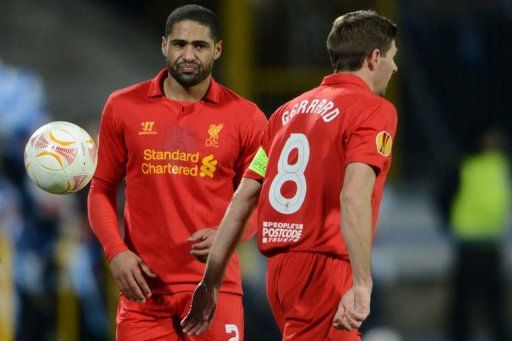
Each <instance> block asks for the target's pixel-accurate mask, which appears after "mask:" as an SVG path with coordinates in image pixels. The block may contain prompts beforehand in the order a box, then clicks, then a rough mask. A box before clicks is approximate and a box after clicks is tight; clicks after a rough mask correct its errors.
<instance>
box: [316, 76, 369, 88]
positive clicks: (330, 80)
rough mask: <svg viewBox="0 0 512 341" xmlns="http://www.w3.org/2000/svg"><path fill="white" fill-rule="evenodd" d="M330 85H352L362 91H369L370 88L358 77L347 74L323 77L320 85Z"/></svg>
mask: <svg viewBox="0 0 512 341" xmlns="http://www.w3.org/2000/svg"><path fill="white" fill-rule="evenodd" d="M330 84H354V85H357V86H359V87H361V88H363V89H366V90H368V91H371V89H370V87H369V86H368V84H366V82H365V81H364V80H363V79H362V78H361V77H359V76H356V75H352V74H348V73H339V72H338V73H333V74H331V75H329V76H325V77H324V79H323V80H322V85H330Z"/></svg>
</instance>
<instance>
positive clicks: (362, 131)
mask: <svg viewBox="0 0 512 341" xmlns="http://www.w3.org/2000/svg"><path fill="white" fill-rule="evenodd" d="M396 123H397V114H396V110H395V108H394V106H393V105H392V104H391V103H389V102H388V101H387V100H385V99H383V98H381V97H379V96H377V95H376V94H374V93H373V92H372V91H371V90H370V88H369V87H368V85H367V84H366V83H365V82H364V81H363V80H362V79H361V78H359V77H357V76H354V75H348V74H340V73H336V74H333V75H330V76H327V77H325V78H324V80H323V82H322V84H321V85H320V86H319V87H317V88H314V89H313V90H311V91H308V92H306V93H304V94H302V95H301V96H299V97H297V98H295V99H293V100H292V101H290V102H288V103H286V104H285V105H283V106H282V107H280V108H279V109H278V110H277V111H276V112H275V113H274V114H273V115H272V117H271V118H270V120H269V123H268V125H267V127H266V129H265V131H264V133H263V135H262V138H261V148H260V150H259V151H258V153H257V155H256V157H255V159H254V161H253V163H251V166H250V167H249V169H248V170H247V171H246V173H245V175H244V176H246V177H248V178H252V179H262V178H263V186H262V189H261V194H260V199H259V204H258V210H259V219H258V220H259V221H258V243H259V248H260V250H261V252H262V253H263V254H265V255H273V254H275V253H278V252H284V251H302V252H319V253H324V254H330V255H333V256H336V257H340V258H345V257H348V253H347V250H346V247H345V244H344V242H343V239H342V235H341V229H340V221H341V210H340V192H341V189H342V185H343V181H344V176H345V168H346V167H347V165H348V164H349V163H354V162H362V163H365V164H368V165H370V166H372V167H373V168H374V169H376V170H377V178H376V181H375V186H374V188H373V193H372V202H371V204H372V215H373V216H372V218H373V220H372V222H373V226H372V231H373V230H374V228H375V223H376V222H377V217H378V212H379V204H380V200H381V197H382V190H383V187H384V181H385V179H386V176H387V174H388V171H389V167H390V163H391V144H392V140H393V138H394V136H395V130H396ZM267 155H268V161H267ZM265 168H266V169H265Z"/></svg>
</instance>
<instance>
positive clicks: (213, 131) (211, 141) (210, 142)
mask: <svg viewBox="0 0 512 341" xmlns="http://www.w3.org/2000/svg"><path fill="white" fill-rule="evenodd" d="M222 127H224V124H210V127H209V128H208V134H209V135H210V138H208V139H206V142H205V144H204V145H205V146H206V147H214V148H219V133H220V131H221V130H222Z"/></svg>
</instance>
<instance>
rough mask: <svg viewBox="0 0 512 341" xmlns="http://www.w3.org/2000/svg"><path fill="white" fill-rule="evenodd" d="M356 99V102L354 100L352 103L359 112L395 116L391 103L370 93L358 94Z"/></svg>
mask: <svg viewBox="0 0 512 341" xmlns="http://www.w3.org/2000/svg"><path fill="white" fill-rule="evenodd" d="M356 97H357V100H354V101H353V103H354V104H355V105H356V106H357V107H359V109H360V110H361V111H365V112H368V113H374V112H380V113H388V114H390V115H396V108H395V106H394V105H393V103H391V102H390V101H388V100H387V99H386V98H384V97H382V96H379V95H377V94H375V93H373V92H371V91H364V92H358V93H357V95H356Z"/></svg>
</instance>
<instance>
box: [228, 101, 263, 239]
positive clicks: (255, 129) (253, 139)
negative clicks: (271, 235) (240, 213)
mask: <svg viewBox="0 0 512 341" xmlns="http://www.w3.org/2000/svg"><path fill="white" fill-rule="evenodd" d="M266 125H267V118H266V116H265V114H264V113H263V112H262V111H261V110H260V109H259V108H258V107H256V106H255V108H254V113H253V115H252V117H251V119H250V120H249V121H248V124H247V128H246V130H245V133H244V135H243V138H242V140H243V141H242V145H243V149H242V155H241V157H240V159H239V162H238V165H237V167H236V179H235V181H236V182H237V183H238V182H240V180H241V179H242V177H243V176H244V174H245V172H246V170H247V168H248V167H249V165H250V164H251V162H252V160H253V159H254V157H255V155H256V153H257V152H258V150H259V147H260V142H261V137H262V133H263V131H264V129H265V126H266ZM257 211H258V208H256V209H255V210H254V211H253V213H252V215H251V216H250V218H249V221H248V223H247V227H246V228H245V233H244V234H243V236H242V239H241V241H243V242H244V241H246V240H249V239H251V238H252V237H253V236H254V235H255V234H256V231H257V223H258V212H257Z"/></svg>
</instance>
